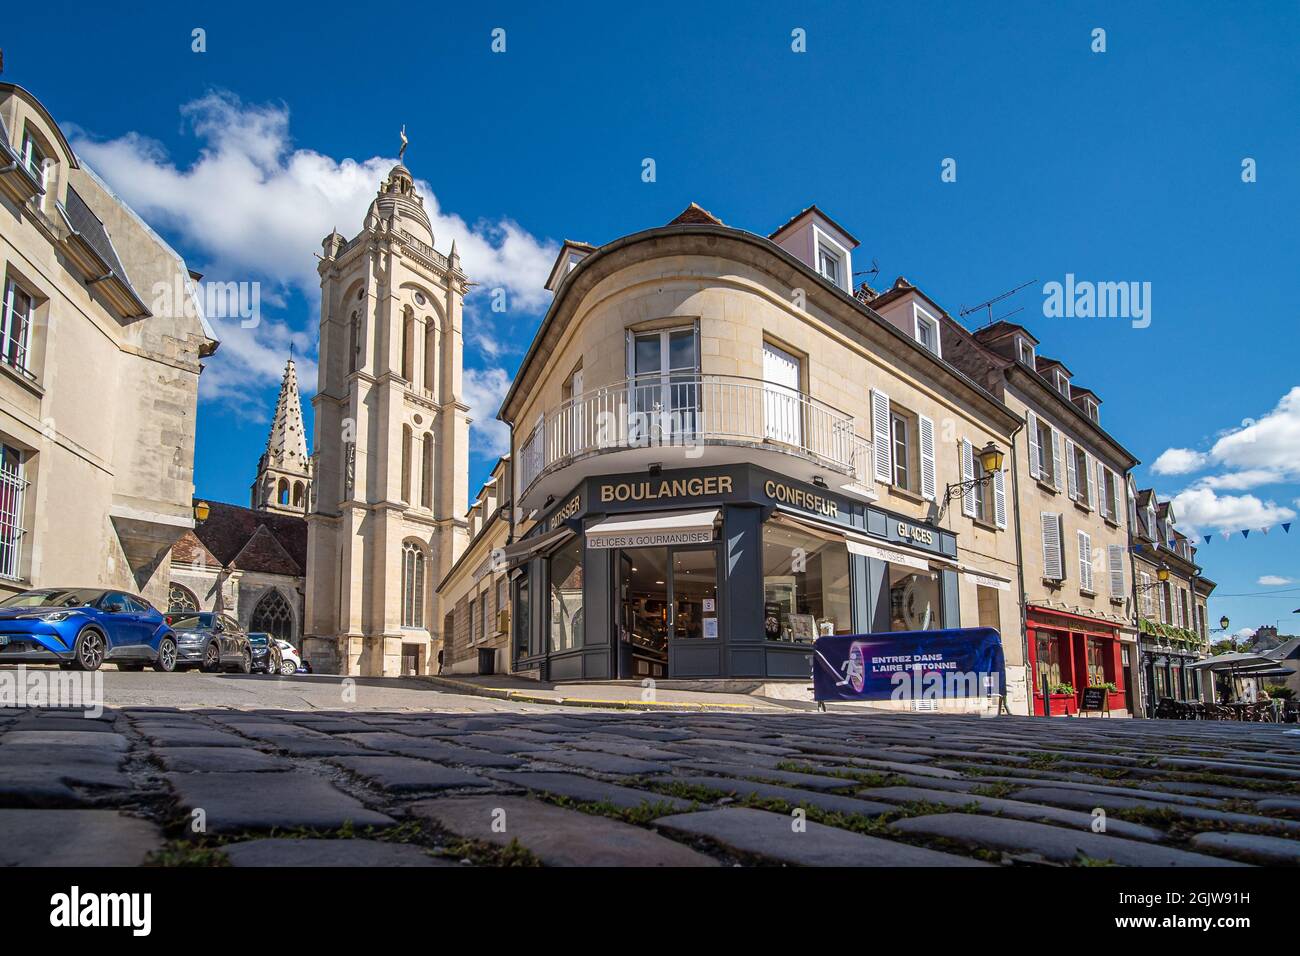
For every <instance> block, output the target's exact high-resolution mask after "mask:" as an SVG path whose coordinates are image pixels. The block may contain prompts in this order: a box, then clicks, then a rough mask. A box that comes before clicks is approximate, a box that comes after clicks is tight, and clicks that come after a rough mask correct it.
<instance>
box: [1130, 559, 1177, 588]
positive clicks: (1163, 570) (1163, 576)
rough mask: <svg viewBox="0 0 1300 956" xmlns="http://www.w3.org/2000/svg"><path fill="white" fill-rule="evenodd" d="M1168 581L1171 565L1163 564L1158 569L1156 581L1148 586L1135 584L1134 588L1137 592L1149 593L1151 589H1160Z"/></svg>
mask: <svg viewBox="0 0 1300 956" xmlns="http://www.w3.org/2000/svg"><path fill="white" fill-rule="evenodd" d="M1168 580H1169V565H1167V564H1162V565H1160V567H1158V568H1156V579H1155V580H1154V581H1151V582H1149V583H1147V584H1135V585H1134V586H1133V588H1134V590H1137V591H1147V590H1150V589H1151V588H1158V587H1160V585H1162V584H1164V583H1165V582H1166V581H1168Z"/></svg>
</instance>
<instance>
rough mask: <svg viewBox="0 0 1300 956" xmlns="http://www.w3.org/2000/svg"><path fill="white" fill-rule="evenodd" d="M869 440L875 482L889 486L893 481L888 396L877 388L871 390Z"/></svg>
mask: <svg viewBox="0 0 1300 956" xmlns="http://www.w3.org/2000/svg"><path fill="white" fill-rule="evenodd" d="M871 438H872V444H873V445H874V446H875V447H874V454H873V455H872V457H873V458H874V459H875V460H876V481H883V482H885V483H886V484H890V483H892V482H893V480H894V447H893V445H894V443H893V442H892V441H891V440H890V434H889V396H888V395H886V394H885V393H884V392H882V391H881V390H880V389H878V388H873V389H872V390H871Z"/></svg>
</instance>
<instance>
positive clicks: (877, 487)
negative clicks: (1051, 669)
mask: <svg viewBox="0 0 1300 956" xmlns="http://www.w3.org/2000/svg"><path fill="white" fill-rule="evenodd" d="M855 245H856V242H855V241H854V240H853V239H852V237H851V236H849V235H848V234H847V233H846V232H845V231H844V230H843V229H842V228H841V227H839V226H838V225H837V224H835V223H834V221H833V220H831V219H830V218H829V217H827V216H826V215H825V214H824V213H822V212H821V211H820V210H818V209H817V208H816V207H811V208H810V209H809V210H805V211H804V212H803V213H801V214H800V215H799V216H797V217H795V219H793V220H791V222H790V223H787V225H786V226H784V227H782V229H781V230H778V232H777V233H774V234H773V237H771V238H765V237H762V236H757V235H754V234H752V233H748V232H744V231H742V230H738V229H732V228H729V227H726V226H725V225H723V224H721V223H720V222H719V221H718V220H716V219H715V218H714V217H712V216H710V215H709V214H708V213H706V212H704V211H703V210H701V209H699V207H695V206H692V207H691V208H690V209H688V210H687V211H686V212H685V213H684V214H683V215H682V216H681V217H679V218H678V219H677V220H674V222H673V223H670V224H669V225H667V226H664V227H659V228H655V229H650V230H647V231H645V232H641V233H636V234H634V235H630V236H626V237H623V238H621V239H618V240H615V241H613V242H610V243H607V244H606V245H603V246H600V247H599V248H596V247H592V246H588V245H584V244H581V243H570V244H567V245H566V246H565V248H564V250H563V251H562V253H561V256H560V260H559V261H558V262H557V264H556V270H555V272H553V273H552V279H551V288H552V289H553V290H554V291H555V292H556V297H555V301H554V303H553V304H552V306H551V309H550V311H549V312H548V314H547V316H546V318H545V320H544V322H543V324H542V327H541V329H540V330H539V332H538V335H537V337H536V339H535V340H534V343H533V345H532V348H531V349H530V351H529V354H528V356H527V357H526V359H525V361H524V363H523V365H522V367H521V368H520V371H519V373H518V375H517V377H516V380H515V382H514V385H513V387H512V389H511V391H510V393H509V395H508V396H507V398H506V400H505V403H504V404H503V407H502V411H501V416H500V417H501V418H503V419H504V420H505V421H507V422H509V423H510V424H511V425H512V428H513V436H514V437H513V447H512V453H511V459H512V462H514V464H515V467H514V498H515V501H516V503H517V510H516V514H515V528H514V535H513V540H515V541H520V540H521V539H523V540H525V541H526V539H527V537H528V535H529V533H530V531H531V532H532V533H533V534H536V531H535V530H534V529H535V528H537V527H538V522H542V523H545V524H547V527H548V528H549V527H550V526H551V525H554V523H555V521H554V518H553V517H552V518H548V517H547V515H548V514H551V513H552V512H553V509H555V508H561V507H563V505H564V502H566V501H567V500H568V498H569V496H570V494H572V490H573V489H574V488H575V487H577V486H578V485H579V484H580V483H581V482H583V481H586V480H589V479H591V478H593V477H599V476H601V475H620V474H635V473H637V472H641V473H642V476H643V477H644V473H645V472H646V470H647V469H650V470H651V474H652V476H653V475H654V474H657V473H659V472H658V471H656V469H658V470H661V472H662V474H663V475H664V476H665V477H668V476H670V475H673V476H676V475H678V474H679V473H680V474H683V475H686V474H691V473H692V471H698V470H699V469H702V468H708V467H721V468H726V467H729V466H735V465H746V464H747V465H755V466H759V467H762V468H764V469H768V470H770V471H771V472H775V473H777V474H779V475H782V476H786V477H788V478H789V479H791V480H792V481H797V482H800V483H801V486H800V487H801V488H802V487H804V485H803V484H802V483H808V484H810V485H811V486H812V487H813V488H825V489H827V491H828V492H829V493H831V494H832V495H833V496H836V497H835V498H834V500H835V501H842V502H847V501H850V500H852V501H857V502H861V503H863V507H864V509H866V508H867V507H869V508H870V509H872V513H873V514H879V515H886V514H887V515H892V516H894V517H893V518H892V519H890V528H889V530H890V532H891V533H892V531H893V530H895V527H896V528H898V529H901V530H902V531H904V532H905V533H906V534H908V535H916V537H913V538H912V539H911V542H912V543H913V544H915V543H916V542H918V541H921V540H926V539H933V540H938V539H939V538H940V537H941V536H940V535H938V534H937V532H936V530H935V529H941V530H942V531H943V532H948V533H950V535H951V536H955V540H956V549H955V554H953V555H952V556H951V558H949V559H943V558H942V557H941V556H939V557H934V556H931V557H929V558H927V557H926V556H925V555H921V558H922V566H923V567H930V568H933V569H936V570H937V569H940V568H942V569H943V570H944V571H946V572H947V573H948V575H949V576H948V577H946V578H945V579H944V580H945V582H951V586H952V588H954V589H955V590H954V591H953V594H952V597H951V598H948V597H947V596H946V595H945V601H946V602H947V607H946V611H947V612H948V616H947V617H945V619H944V620H943V621H942V626H947V627H956V626H970V627H974V626H978V625H981V624H986V625H990V626H993V627H995V628H997V629H998V630H999V631H1000V633H1001V634H1002V635H1003V645H1004V652H1005V655H1006V661H1007V665H1008V673H1009V675H1013V677H1012V678H1011V679H1010V680H1009V683H1012V684H1013V686H1012V687H1011V688H1010V691H1011V699H1012V702H1013V708H1015V707H1018V708H1019V709H1020V710H1021V712H1023V710H1024V708H1025V706H1026V700H1025V697H1024V678H1023V672H1024V657H1023V653H1022V646H1023V642H1022V638H1021V629H1020V611H1019V592H1018V588H1017V584H1016V580H1017V575H1016V540H1015V531H1014V527H1013V516H1012V514H1011V511H1010V509H1009V502H1010V498H1009V495H1010V489H1009V481H1008V476H1007V475H1006V474H1001V475H999V476H998V477H997V479H996V481H994V480H989V481H988V482H986V483H984V484H983V485H982V491H985V492H986V493H987V497H986V499H985V501H986V503H983V504H982V505H981V507H980V509H979V511H978V512H974V511H971V510H968V509H964V508H961V507H953V508H947V509H946V510H944V513H943V515H942V519H941V520H939V512H940V510H941V505H942V503H943V500H944V498H945V491H946V489H947V488H948V487H949V486H952V485H958V484H960V483H961V482H962V481H963V480H965V479H968V478H973V477H976V476H975V475H974V473H973V470H972V457H971V451H972V449H980V448H983V447H984V446H986V445H987V444H988V443H989V442H992V443H993V444H995V445H997V446H999V447H1000V448H1001V449H1002V450H1003V451H1004V452H1005V451H1007V450H1008V449H1010V447H1011V444H1012V441H1013V435H1014V433H1015V432H1016V429H1017V427H1018V426H1019V424H1020V420H1019V418H1018V416H1017V415H1016V414H1015V413H1014V412H1013V411H1012V410H1011V409H1009V408H1008V407H1007V406H1006V405H1004V404H1003V403H1002V402H1001V401H1000V400H999V399H998V398H996V397H995V396H993V395H992V394H991V393H990V392H989V391H988V390H987V389H986V388H984V387H982V386H981V385H980V384H978V383H976V382H975V381H974V380H972V379H971V378H970V377H969V376H967V375H965V374H963V373H962V372H960V371H959V370H958V369H957V368H955V367H954V366H953V365H952V364H951V363H949V362H948V361H946V360H945V359H944V358H943V357H942V353H941V344H940V346H939V347H936V346H935V345H934V343H932V342H927V341H925V340H923V337H921V336H918V335H917V334H916V333H915V332H911V333H908V332H904V331H903V330H901V329H899V328H897V327H896V326H895V325H893V324H891V323H890V322H888V321H886V320H885V319H883V318H882V316H881V315H879V314H878V313H876V312H875V311H873V310H872V309H871V308H870V307H869V306H868V305H866V304H864V303H863V302H862V301H860V300H859V299H857V298H855V297H854V296H853V295H852V294H850V292H849V287H848V285H847V281H848V277H849V276H851V275H852V264H851V251H852V248H853V247H854V246H855ZM675 331H680V333H681V336H682V339H681V348H682V351H683V354H685V353H687V352H689V351H691V350H690V349H689V348H688V347H687V345H686V342H685V336H686V335H687V333H689V335H690V336H692V337H693V339H694V343H695V347H694V351H693V355H692V356H691V358H690V360H689V362H688V363H687V364H685V365H683V366H682V367H681V368H677V367H674V366H672V365H671V362H673V361H675V359H665V360H664V361H665V362H666V363H669V364H664V365H662V366H659V367H658V368H659V369H661V371H662V375H661V377H662V380H663V381H664V382H665V383H666V384H665V386H664V389H665V390H664V391H663V392H662V396H659V395H654V396H652V398H651V399H650V403H653V404H654V409H653V412H654V414H655V415H659V416H660V417H661V418H662V415H663V412H664V411H665V408H664V406H667V408H668V409H669V410H670V411H672V410H675V409H676V408H677V405H676V404H675V403H678V399H677V398H675V397H674V394H675V393H674V392H673V389H674V388H678V389H679V390H682V391H684V392H685V393H687V394H688V395H689V396H690V397H689V399H688V400H684V404H683V406H682V407H683V408H684V409H685V410H684V411H682V412H681V414H682V415H686V416H688V417H689V422H688V427H687V430H688V431H689V432H690V434H689V440H688V441H682V442H677V441H671V440H661V439H659V438H653V437H652V439H651V440H650V441H637V440H635V439H636V437H637V436H635V435H632V434H630V433H629V432H630V430H632V429H634V428H635V427H636V426H634V425H630V424H627V422H628V421H629V419H635V418H636V415H635V414H633V415H631V416H628V415H627V414H626V406H627V405H628V404H629V403H630V404H631V405H633V406H636V404H637V402H638V401H640V399H639V398H637V395H638V394H639V393H640V391H639V390H640V385H639V384H638V382H637V379H639V378H641V377H642V376H643V373H642V370H641V369H640V367H639V365H638V363H639V362H640V361H641V358H640V355H641V352H640V351H639V350H640V348H641V345H642V343H643V342H647V341H650V340H653V338H654V337H655V335H656V334H657V333H663V334H664V335H667V336H669V337H671V336H673V335H674V333H675ZM675 341H676V340H673V342H675ZM673 342H670V343H669V344H668V345H666V346H664V348H665V349H668V350H671V349H672V348H673V347H674V345H673ZM651 348H652V349H653V346H651ZM665 354H667V353H665ZM652 378H653V376H652ZM677 382H680V383H683V384H681V385H675V384H674V383H677ZM651 388H652V389H657V388H659V386H658V385H657V384H652V386H651ZM629 396H631V397H629ZM649 407H650V405H649V404H647V408H649ZM634 412H635V408H634ZM674 414H676V412H675V411H674ZM670 427H671V423H668V424H665V425H663V428H664V429H665V430H666V429H669V428H670ZM655 428H656V429H658V428H660V425H658V424H656V425H655ZM665 434H666V431H665ZM1008 467H1009V465H1008ZM981 471H982V470H981ZM774 487H775V486H774ZM778 490H779V489H778ZM800 494H801V495H802V494H804V493H803V492H802V491H801V492H800ZM840 496H842V497H840ZM813 498H815V495H813V496H812V497H811V498H810V497H808V496H807V495H804V497H803V498H801V499H799V500H804V501H811V500H813ZM582 505H583V507H585V508H586V509H587V510H588V511H592V510H599V509H595V506H594V504H593V503H592V502H589V501H587V502H582ZM837 507H840V506H837ZM844 507H846V506H844ZM864 513H865V510H864ZM796 517H797V516H796ZM729 520H730V519H729ZM882 521H883V518H882ZM927 529H928V530H927ZM895 544H898V542H895ZM899 552H904V553H905V556H906V557H908V558H909V559H914V558H916V556H917V554H918V552H916V551H913V550H912V549H911V548H909V547H907V546H906V545H904V546H903V547H902V548H899ZM896 553H897V552H896ZM595 572H599V568H598V567H594V566H592V565H588V566H586V569H585V572H584V573H585V575H586V577H587V578H588V579H591V576H592V574H593V573H595ZM874 586H875V585H874V584H869V585H868V588H871V587H874ZM611 587H612V585H611ZM552 590H554V588H552ZM530 597H531V601H532V603H533V604H534V605H537V604H539V603H543V602H545V601H547V599H548V595H547V594H545V593H540V594H539V593H538V591H537V589H536V586H535V584H534V587H533V589H532V591H531V595H530ZM879 598H880V602H883V604H884V605H887V604H888V601H889V596H888V595H887V594H881V595H879ZM550 599H551V601H552V603H553V602H554V601H555V600H559V599H557V598H556V597H555V595H554V593H552V594H551V595H550ZM737 600H739V598H737ZM750 600H751V601H753V602H761V600H762V598H761V596H760V595H757V594H756V595H753V596H752V597H751V599H750ZM866 600H867V599H866V598H864V599H863V601H866ZM587 602H588V605H590V603H591V596H590V591H589V592H588V597H587ZM874 606H875V607H877V608H881V607H882V604H881V603H877V604H876V605H874ZM585 610H586V613H585V622H586V624H585V626H586V628H587V632H586V635H585V640H586V641H588V642H591V641H592V640H593V637H594V635H593V628H596V627H604V628H605V630H608V627H609V625H605V624H603V622H602V621H601V620H600V617H599V616H597V615H596V614H593V613H592V612H591V610H590V608H588V609H585ZM761 611H762V608H761V606H760V608H759V612H760V614H759V616H760V617H761V616H762V615H761ZM550 613H551V612H548V611H547V610H546V609H545V608H542V609H540V610H534V611H532V614H533V621H532V628H533V631H534V633H533V635H532V638H531V648H529V649H528V650H526V651H524V652H522V657H523V659H522V660H520V661H517V662H516V663H517V666H520V667H535V666H536V660H535V658H536V657H537V654H538V652H539V651H543V652H544V648H542V647H539V644H541V645H544V644H545V643H546V641H545V633H544V632H545V629H546V628H547V627H550V625H551V619H550V617H549V616H548V615H549V614H550ZM559 613H563V612H559ZM847 613H848V612H847V611H842V612H841V617H842V618H843V617H845V616H846V615H847ZM600 614H601V615H603V614H604V611H603V610H602V611H601V612H600ZM883 614H884V621H885V624H886V627H885V629H889V628H888V621H889V610H888V608H887V607H885V608H884V610H883ZM745 615H748V611H746V612H745ZM827 616H828V617H829V614H828V615H827ZM739 619H740V612H739V610H738V609H737V608H734V607H733V609H732V622H733V624H736V625H737V626H739ZM746 620H748V618H747V617H746ZM927 621H928V622H929V623H930V625H931V626H938V622H937V621H936V620H934V619H933V618H927ZM524 623H525V622H523V621H522V620H521V621H519V622H517V627H523V626H524ZM858 623H863V619H862V618H859V620H858ZM867 623H868V624H870V623H871V622H867ZM877 623H878V622H877ZM751 626H752V625H749V624H746V627H751ZM828 626H833V627H836V628H837V629H838V630H840V631H841V632H843V629H844V628H845V627H848V626H850V624H849V622H848V621H847V619H841V620H836V621H830V622H829V623H828ZM539 627H540V628H541V629H542V631H543V633H542V634H541V635H539V634H538V633H537V631H538V628H539ZM896 629H898V628H896ZM751 637H752V635H751ZM741 638H744V635H739V634H738V635H737V636H736V639H737V640H740V639H741ZM596 639H597V640H601V639H606V640H607V637H606V638H601V637H597V638H596ZM744 639H746V640H748V639H749V638H744ZM519 640H520V644H521V647H523V648H528V644H529V641H528V640H525V639H524V638H523V637H520V638H519ZM785 649H786V648H782V650H785ZM681 650H682V653H683V657H682V658H681V661H682V662H684V661H685V660H686V658H685V656H684V655H685V653H686V651H687V650H689V651H691V652H692V653H695V652H696V651H697V648H696V647H691V648H681ZM699 650H701V654H700V656H701V657H702V656H703V653H702V648H700V649H699ZM763 650H764V647H763V645H762V644H761V643H760V644H759V645H758V647H755V648H748V647H747V648H746V649H744V651H743V653H744V654H746V655H753V654H754V653H755V652H761V651H763ZM767 650H768V652H769V656H770V651H771V648H767ZM740 653H741V651H739V650H737V651H735V653H734V654H733V658H734V660H733V666H732V667H731V668H728V667H727V666H726V665H722V673H723V674H724V675H726V674H727V673H728V672H729V673H731V674H735V673H737V672H738V671H737V669H738V668H745V667H748V668H750V671H749V673H751V674H752V673H753V668H755V667H757V666H758V665H757V664H754V663H752V661H754V660H757V658H756V657H745V658H744V660H745V661H751V663H743V662H742V658H741V657H740V656H738V655H739V654H740ZM591 656H592V655H590V654H588V655H587V657H588V658H591ZM530 658H533V659H530ZM550 666H551V674H550V676H552V677H553V678H554V677H555V676H556V671H557V670H559V667H558V666H557V663H556V659H555V658H554V657H553V656H552V660H551V665H550ZM594 666H597V665H596V664H593V662H592V660H590V659H588V660H585V661H584V664H583V668H585V669H586V670H584V672H583V673H586V674H588V675H590V674H591V673H593V672H592V671H591V670H590V668H592V667H594ZM701 666H703V665H701ZM782 666H786V665H782ZM788 666H789V667H791V668H793V669H794V671H796V672H797V669H798V665H795V664H794V663H791V664H789V665H788ZM566 673H567V671H566ZM768 673H769V674H770V673H771V671H770V670H769V671H768ZM790 676H794V673H791V674H790ZM1017 687H1018V690H1017Z"/></svg>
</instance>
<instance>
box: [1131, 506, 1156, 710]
mask: <svg viewBox="0 0 1300 956" xmlns="http://www.w3.org/2000/svg"><path fill="white" fill-rule="evenodd" d="M1135 507H1136V503H1135ZM1128 541H1129V543H1128V576H1129V586H1130V587H1131V588H1132V592H1131V593H1132V595H1133V620H1134V621H1135V622H1136V624H1137V672H1138V683H1137V687H1135V688H1134V690H1136V691H1137V692H1138V693H1139V694H1140V695H1141V696H1142V697H1144V698H1145V697H1147V696H1149V694H1150V690H1151V688H1149V687H1147V686H1146V684H1145V680H1144V679H1145V677H1146V669H1145V668H1144V667H1143V664H1142V605H1141V604H1139V603H1138V589H1137V586H1138V574H1137V558H1136V557H1134V556H1133V531H1132V530H1131V529H1130V531H1129V535H1128ZM1130 676H1131V675H1130ZM1138 706H1139V707H1140V708H1141V710H1142V716H1143V717H1150V716H1151V714H1150V707H1149V706H1148V702H1147V701H1146V700H1141V701H1138Z"/></svg>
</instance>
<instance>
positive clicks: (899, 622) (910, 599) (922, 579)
mask: <svg viewBox="0 0 1300 956" xmlns="http://www.w3.org/2000/svg"><path fill="white" fill-rule="evenodd" d="M941 627H943V616H942V614H940V611H939V573H938V572H937V571H918V570H916V569H914V568H909V567H904V566H902V565H897V564H891V565H890V566H889V629H890V630H891V631H933V630H937V629H938V628H941Z"/></svg>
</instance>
